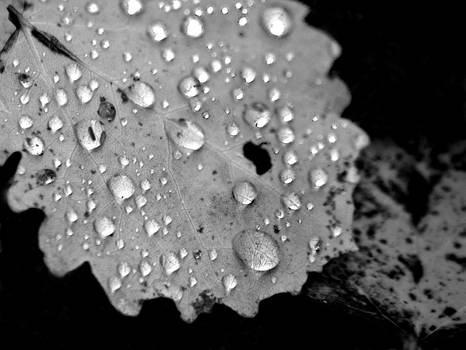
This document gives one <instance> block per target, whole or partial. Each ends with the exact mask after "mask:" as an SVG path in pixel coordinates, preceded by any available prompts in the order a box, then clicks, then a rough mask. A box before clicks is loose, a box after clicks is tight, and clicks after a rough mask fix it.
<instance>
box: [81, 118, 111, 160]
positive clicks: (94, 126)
mask: <svg viewBox="0 0 466 350" xmlns="http://www.w3.org/2000/svg"><path fill="white" fill-rule="evenodd" d="M75 130H76V137H77V138H78V142H79V144H80V145H81V147H82V148H84V149H86V150H87V151H89V152H91V151H94V150H95V149H97V148H99V147H100V146H102V145H103V143H104V141H105V138H106V134H105V130H104V127H103V124H102V123H101V122H100V121H98V120H94V119H91V120H81V121H79V122H78V123H77V124H76V126H75Z"/></svg>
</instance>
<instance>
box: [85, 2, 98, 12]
mask: <svg viewBox="0 0 466 350" xmlns="http://www.w3.org/2000/svg"><path fill="white" fill-rule="evenodd" d="M86 11H87V13H89V14H91V15H96V14H98V13H99V11H100V8H99V4H97V3H96V2H94V1H89V2H88V3H87V4H86Z"/></svg>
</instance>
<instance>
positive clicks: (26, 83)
mask: <svg viewBox="0 0 466 350" xmlns="http://www.w3.org/2000/svg"><path fill="white" fill-rule="evenodd" d="M18 79H19V82H20V83H21V85H22V86H23V88H25V89H29V88H30V87H31V86H32V83H33V80H32V77H31V76H30V75H29V74H26V73H21V74H19V75H18Z"/></svg>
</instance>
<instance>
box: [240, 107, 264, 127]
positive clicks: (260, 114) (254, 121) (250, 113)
mask: <svg viewBox="0 0 466 350" xmlns="http://www.w3.org/2000/svg"><path fill="white" fill-rule="evenodd" d="M243 118H244V120H245V121H246V122H247V123H248V124H249V125H251V126H252V127H255V128H259V129H260V128H263V127H264V126H266V125H267V124H268V123H269V122H270V118H271V112H270V110H269V108H268V107H267V105H265V104H264V103H262V102H253V103H252V104H250V105H248V106H246V108H245V110H244V113H243Z"/></svg>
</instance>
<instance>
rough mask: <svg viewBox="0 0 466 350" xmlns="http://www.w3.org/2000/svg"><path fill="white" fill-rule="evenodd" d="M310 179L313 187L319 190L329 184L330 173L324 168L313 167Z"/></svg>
mask: <svg viewBox="0 0 466 350" xmlns="http://www.w3.org/2000/svg"><path fill="white" fill-rule="evenodd" d="M309 180H310V181H311V186H312V188H314V189H316V190H318V189H319V188H321V187H323V186H325V185H326V184H327V181H328V175H327V173H326V172H325V170H323V169H322V168H315V169H311V170H310V171H309Z"/></svg>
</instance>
